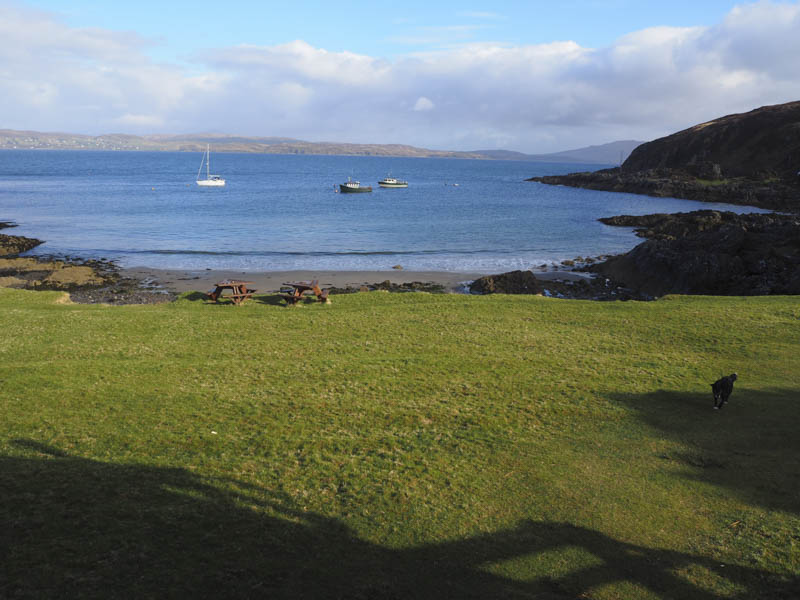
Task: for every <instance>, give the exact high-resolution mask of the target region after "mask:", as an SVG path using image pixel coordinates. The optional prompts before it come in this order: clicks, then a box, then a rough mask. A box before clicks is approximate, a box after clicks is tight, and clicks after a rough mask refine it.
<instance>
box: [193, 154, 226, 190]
mask: <svg viewBox="0 0 800 600" xmlns="http://www.w3.org/2000/svg"><path fill="white" fill-rule="evenodd" d="M204 163H205V165H206V178H205V179H200V173H201V172H202V171H203V164H204ZM197 185H202V186H203V187H222V186H223V185H225V180H224V179H223V178H222V177H220V176H219V175H211V145H210V144H206V151H205V153H204V154H203V160H202V161H200V168H199V169H198V170H197Z"/></svg>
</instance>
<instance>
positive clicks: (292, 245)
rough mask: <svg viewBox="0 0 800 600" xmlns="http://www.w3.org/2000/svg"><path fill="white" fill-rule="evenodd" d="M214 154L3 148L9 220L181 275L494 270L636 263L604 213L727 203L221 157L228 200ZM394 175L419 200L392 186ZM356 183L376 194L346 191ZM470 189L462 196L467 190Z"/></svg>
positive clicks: (3, 199) (463, 168)
mask: <svg viewBox="0 0 800 600" xmlns="http://www.w3.org/2000/svg"><path fill="white" fill-rule="evenodd" d="M200 160H201V155H200V154H199V153H197V154H189V153H177V152H175V153H164V152H78V151H13V150H7V151H0V221H3V220H6V221H15V222H17V223H18V224H19V227H18V228H16V229H15V230H14V231H13V232H9V231H6V233H14V234H15V235H25V236H29V237H36V238H39V239H44V240H47V241H46V243H45V244H43V245H41V246H40V247H38V248H37V249H36V250H34V253H38V254H65V255H70V256H80V257H87V258H88V257H94V258H98V257H104V258H108V259H114V260H117V261H118V262H119V263H120V264H121V265H122V266H125V267H132V266H149V267H158V268H175V269H203V268H214V269H218V268H219V269H237V270H242V271H247V270H260V271H269V270H289V269H320V270H321V269H339V270H371V269H389V268H391V267H392V266H393V265H397V264H399V265H402V266H403V267H404V268H405V269H407V270H446V271H478V272H487V273H488V272H497V271H503V270H504V271H508V270H512V269H518V268H525V269H527V268H530V267H532V266H535V265H539V264H541V263H551V262H560V261H561V260H563V259H567V258H574V257H576V256H596V255H599V254H606V253H611V252H622V251H626V250H628V249H630V248H632V247H633V246H635V245H636V244H637V243H638V242H639V241H641V240H639V239H638V238H636V237H635V236H634V235H633V233H632V232H631V231H630V230H628V229H625V228H617V227H608V226H605V225H603V224H601V223H598V222H597V218H598V217H603V216H611V215H618V214H647V213H654V212H678V211H689V210H695V209H698V208H712V207H716V208H720V209H724V210H733V211H737V212H751V211H754V210H756V209H746V208H743V207H737V206H732V205H726V204H715V205H710V204H703V203H699V202H692V201H689V200H676V199H671V198H650V197H646V196H636V195H632V194H618V193H607V192H594V191H589V190H580V189H573V188H566V187H556V186H546V185H541V184H538V183H531V182H526V181H524V179H525V178H527V177H531V176H533V175H544V174H557V173H567V172H572V171H576V170H591V169H595V168H597V167H596V166H584V167H581V166H579V165H577V166H576V165H563V164H537V163H521V162H515V161H479V160H448V159H408V158H379V157H349V156H273V155H259V154H213V150H212V155H211V167H212V172H214V173H219V174H220V175H222V176H223V177H225V178H226V179H227V183H228V184H227V186H226V187H224V188H219V189H213V188H200V187H198V186H197V185H195V183H194V180H195V176H196V174H197V170H198V167H199V166H200ZM389 172H391V174H392V175H393V176H395V177H397V178H399V179H406V180H408V181H409V183H410V185H409V187H408V188H407V189H381V188H378V187H377V181H378V179H381V178H382V177H384V176H386V175H387V174H388V173H389ZM348 176H352V177H353V178H354V179H358V180H360V181H361V182H362V185H372V186H373V189H374V191H373V192H372V193H371V194H337V193H334V191H333V190H334V185H335V184H338V183H340V182H342V181H344V180H345V179H347V177H348ZM454 184H458V185H454Z"/></svg>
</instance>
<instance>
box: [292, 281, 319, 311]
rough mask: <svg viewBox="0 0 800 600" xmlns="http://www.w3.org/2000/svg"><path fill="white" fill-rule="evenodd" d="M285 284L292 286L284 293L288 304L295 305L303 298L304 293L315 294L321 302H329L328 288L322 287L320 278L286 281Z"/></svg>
mask: <svg viewBox="0 0 800 600" xmlns="http://www.w3.org/2000/svg"><path fill="white" fill-rule="evenodd" d="M283 285H284V286H286V287H287V288H291V289H290V290H288V292H287V293H286V294H284V295H283V298H284V300H286V305H287V306H294V305H295V304H297V303H298V302H300V300H302V298H303V294H309V293H311V294H314V295H315V296H316V297H317V300H319V301H320V302H328V290H323V289H320V287H319V280H317V279H313V280H311V281H292V282H289V283H284V284H283Z"/></svg>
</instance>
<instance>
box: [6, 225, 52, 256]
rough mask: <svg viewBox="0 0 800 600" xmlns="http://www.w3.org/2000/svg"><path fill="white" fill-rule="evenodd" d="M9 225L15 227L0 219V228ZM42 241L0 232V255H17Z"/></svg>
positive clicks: (8, 226)
mask: <svg viewBox="0 0 800 600" xmlns="http://www.w3.org/2000/svg"><path fill="white" fill-rule="evenodd" d="M10 227H16V225H15V224H14V223H9V222H7V221H0V229H6V228H10ZM43 243H44V242H42V240H37V239H34V238H26V237H22V236H19V235H5V234H0V256H17V255H18V254H22V253H23V252H27V251H28V250H31V249H32V248H36V246H38V245H39V244H43Z"/></svg>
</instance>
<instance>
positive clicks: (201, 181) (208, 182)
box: [197, 179, 225, 187]
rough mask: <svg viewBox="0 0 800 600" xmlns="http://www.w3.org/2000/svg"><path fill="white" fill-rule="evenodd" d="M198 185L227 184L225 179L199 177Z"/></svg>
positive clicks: (214, 185)
mask: <svg viewBox="0 0 800 600" xmlns="http://www.w3.org/2000/svg"><path fill="white" fill-rule="evenodd" d="M197 185H199V186H201V187H222V186H224V185H225V180H224V179H198V180H197Z"/></svg>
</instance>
